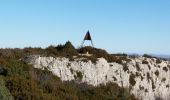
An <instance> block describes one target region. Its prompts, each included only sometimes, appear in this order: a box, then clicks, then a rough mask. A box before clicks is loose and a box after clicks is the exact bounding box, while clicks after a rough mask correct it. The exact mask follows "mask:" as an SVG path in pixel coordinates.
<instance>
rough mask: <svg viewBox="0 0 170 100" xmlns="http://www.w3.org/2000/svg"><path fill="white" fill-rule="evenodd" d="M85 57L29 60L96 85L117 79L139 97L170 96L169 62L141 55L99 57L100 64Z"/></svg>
mask: <svg viewBox="0 0 170 100" xmlns="http://www.w3.org/2000/svg"><path fill="white" fill-rule="evenodd" d="M83 59H84V58H78V59H75V60H74V61H70V60H69V59H68V58H54V57H41V56H29V57H27V58H26V59H25V61H26V62H27V63H28V64H33V66H34V67H35V68H39V69H44V68H47V69H48V70H50V71H52V73H53V74H55V75H57V76H58V77H60V78H61V80H62V81H68V80H76V81H78V82H85V83H87V84H91V85H94V86H97V85H99V84H105V83H107V82H114V83H117V84H118V85H119V86H122V87H127V88H129V89H130V92H131V93H133V94H134V95H135V96H136V97H137V98H138V99H142V100H154V99H157V98H162V99H164V100H169V99H170V62H169V61H164V60H159V59H155V58H145V57H138V58H130V60H129V61H123V62H122V64H118V63H115V62H112V63H108V62H107V61H106V60H105V59H104V58H98V60H97V62H96V63H92V62H91V61H88V60H83Z"/></svg>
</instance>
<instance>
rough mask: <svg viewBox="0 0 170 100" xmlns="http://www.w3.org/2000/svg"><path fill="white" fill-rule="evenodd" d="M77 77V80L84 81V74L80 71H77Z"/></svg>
mask: <svg viewBox="0 0 170 100" xmlns="http://www.w3.org/2000/svg"><path fill="white" fill-rule="evenodd" d="M76 74H77V77H76V79H79V80H82V79H83V74H82V72H80V71H76Z"/></svg>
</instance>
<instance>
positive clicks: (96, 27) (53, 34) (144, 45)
mask: <svg viewBox="0 0 170 100" xmlns="http://www.w3.org/2000/svg"><path fill="white" fill-rule="evenodd" d="M87 30H89V31H90V33H91V35H92V38H93V42H94V45H95V47H97V48H103V49H106V50H107V51H108V52H110V53H122V52H124V53H154V54H170V0H0V48H15V47H21V48H23V47H28V46H32V47H47V46H49V45H57V44H60V43H62V44H63V43H65V42H66V41H67V40H70V41H71V42H72V43H73V44H74V45H75V47H78V46H80V45H81V43H82V40H83V38H84V35H85V33H86V32H87Z"/></svg>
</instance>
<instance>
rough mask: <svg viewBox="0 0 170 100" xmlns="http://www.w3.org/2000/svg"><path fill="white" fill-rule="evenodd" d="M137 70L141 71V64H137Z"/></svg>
mask: <svg viewBox="0 0 170 100" xmlns="http://www.w3.org/2000/svg"><path fill="white" fill-rule="evenodd" d="M136 69H137V71H141V69H140V65H139V63H136Z"/></svg>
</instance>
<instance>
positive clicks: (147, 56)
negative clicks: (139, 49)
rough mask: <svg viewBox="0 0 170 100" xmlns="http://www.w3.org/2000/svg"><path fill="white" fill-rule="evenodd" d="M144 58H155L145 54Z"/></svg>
mask: <svg viewBox="0 0 170 100" xmlns="http://www.w3.org/2000/svg"><path fill="white" fill-rule="evenodd" d="M143 57H146V58H153V56H151V55H149V54H144V55H143Z"/></svg>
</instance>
